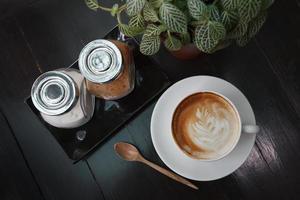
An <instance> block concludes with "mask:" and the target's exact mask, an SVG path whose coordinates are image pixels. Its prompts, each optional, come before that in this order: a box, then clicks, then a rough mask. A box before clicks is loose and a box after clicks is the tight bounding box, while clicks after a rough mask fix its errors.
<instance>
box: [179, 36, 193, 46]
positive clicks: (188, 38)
mask: <svg viewBox="0 0 300 200" xmlns="http://www.w3.org/2000/svg"><path fill="white" fill-rule="evenodd" d="M179 37H180V40H181V43H182V44H189V43H191V36H190V34H189V33H183V34H180V36H179Z"/></svg>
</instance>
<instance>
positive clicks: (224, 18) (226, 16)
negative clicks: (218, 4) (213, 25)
mask: <svg viewBox="0 0 300 200" xmlns="http://www.w3.org/2000/svg"><path fill="white" fill-rule="evenodd" d="M238 19H239V15H238V13H237V12H236V11H227V10H223V12H222V14H221V23H222V24H223V25H224V26H225V28H226V30H227V31H230V30H231V29H232V28H233V27H235V26H236V24H237V22H238Z"/></svg>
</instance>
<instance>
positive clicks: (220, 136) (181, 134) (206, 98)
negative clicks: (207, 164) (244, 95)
mask: <svg viewBox="0 0 300 200" xmlns="http://www.w3.org/2000/svg"><path fill="white" fill-rule="evenodd" d="M238 122H239V119H238V116H237V113H236V112H235V110H234V108H233V107H232V105H231V104H230V103H229V102H227V100H225V99H224V98H223V97H221V96H218V95H216V94H214V93H210V92H203V93H197V94H193V95H191V96H189V97H187V98H186V99H184V100H183V101H182V102H181V103H180V104H179V106H178V107H177V109H176V111H175V113H174V116H173V121H172V131H173V136H174V138H175V140H176V143H177V144H178V145H179V147H180V148H181V149H182V150H184V152H185V153H187V154H189V155H190V156H192V157H195V158H199V159H213V158H216V157H219V156H221V155H223V154H225V153H226V152H227V151H229V150H230V149H231V147H232V145H234V143H235V141H236V139H237V136H238V135H239V123H238Z"/></svg>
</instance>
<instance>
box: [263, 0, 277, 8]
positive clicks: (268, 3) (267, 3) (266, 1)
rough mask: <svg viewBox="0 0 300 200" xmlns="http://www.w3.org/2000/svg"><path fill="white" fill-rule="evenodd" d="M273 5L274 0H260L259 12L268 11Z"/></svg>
mask: <svg viewBox="0 0 300 200" xmlns="http://www.w3.org/2000/svg"><path fill="white" fill-rule="evenodd" d="M273 3H274V0H261V10H266V9H268V8H269V7H270V6H271V5H272V4H273Z"/></svg>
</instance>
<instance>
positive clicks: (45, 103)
mask: <svg viewBox="0 0 300 200" xmlns="http://www.w3.org/2000/svg"><path fill="white" fill-rule="evenodd" d="M31 99H32V102H33V104H34V106H35V107H36V108H37V109H38V110H39V111H40V112H42V113H44V114H46V115H59V114H62V113H64V112H66V111H67V110H68V109H69V108H70V107H71V106H72V105H73V103H74V102H75V99H76V86H75V82H74V81H73V79H72V78H71V77H70V76H68V75H67V74H65V73H63V72H59V71H49V72H46V73H44V74H42V75H40V76H39V77H38V78H37V79H36V80H35V82H34V83H33V85H32V88H31Z"/></svg>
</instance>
